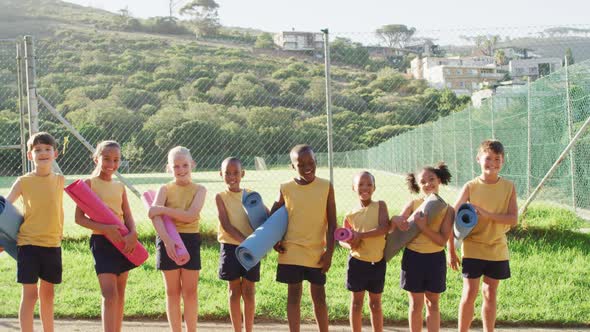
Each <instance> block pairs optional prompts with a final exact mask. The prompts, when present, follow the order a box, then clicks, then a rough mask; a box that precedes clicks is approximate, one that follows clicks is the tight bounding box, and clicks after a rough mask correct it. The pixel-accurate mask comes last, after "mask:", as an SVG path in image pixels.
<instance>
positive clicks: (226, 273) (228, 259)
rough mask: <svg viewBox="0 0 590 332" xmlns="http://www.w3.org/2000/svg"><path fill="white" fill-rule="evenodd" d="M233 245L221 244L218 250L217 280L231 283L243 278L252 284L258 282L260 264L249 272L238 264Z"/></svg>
mask: <svg viewBox="0 0 590 332" xmlns="http://www.w3.org/2000/svg"><path fill="white" fill-rule="evenodd" d="M237 247H238V246H237V245H235V244H229V243H221V246H220V248H219V273H218V275H219V279H221V280H227V281H232V280H236V279H239V278H245V279H248V280H249V281H252V282H257V281H260V262H259V263H258V264H256V265H255V266H254V267H253V268H251V269H250V270H249V271H246V269H245V268H244V267H243V266H242V264H240V262H239V261H238V258H237V257H236V248H237Z"/></svg>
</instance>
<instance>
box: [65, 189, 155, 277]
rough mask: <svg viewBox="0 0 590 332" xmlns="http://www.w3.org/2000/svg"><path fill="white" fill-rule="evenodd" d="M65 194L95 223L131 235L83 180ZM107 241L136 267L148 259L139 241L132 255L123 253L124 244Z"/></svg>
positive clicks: (66, 190)
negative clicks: (115, 227)
mask: <svg viewBox="0 0 590 332" xmlns="http://www.w3.org/2000/svg"><path fill="white" fill-rule="evenodd" d="M64 190H65V192H66V193H67V194H68V195H70V197H71V198H72V200H74V202H75V203H76V205H78V207H79V208H80V209H82V211H84V214H86V215H87V216H88V218H90V219H92V220H93V221H96V222H99V223H101V224H105V225H121V226H123V227H122V228H120V229H119V232H120V233H121V235H123V236H125V235H127V234H128V233H129V230H128V229H127V227H125V224H123V223H122V222H121V220H119V218H118V217H117V216H116V215H115V213H114V212H113V211H111V209H109V208H108V207H107V206H106V205H105V204H104V203H103V201H102V200H101V199H100V198H98V196H97V195H96V194H95V193H94V192H93V191H92V189H90V187H88V185H87V184H86V183H85V182H84V181H83V180H76V181H74V182H73V183H72V184H70V185H69V186H67V187H66V188H65V189H64ZM107 239H108V240H109V241H110V242H111V243H112V244H113V245H114V246H115V247H116V248H117V249H118V250H119V251H120V252H121V253H122V254H123V255H124V256H125V257H126V258H127V259H128V260H129V261H130V262H131V263H133V264H134V265H136V266H140V265H141V264H142V263H143V262H145V261H146V260H147V259H148V256H149V254H148V252H147V250H145V248H144V246H143V245H141V243H140V242H139V241H137V245H136V246H135V250H133V252H132V253H131V254H126V253H124V252H123V248H125V244H124V243H123V242H113V241H112V240H111V239H109V238H108V237H107Z"/></svg>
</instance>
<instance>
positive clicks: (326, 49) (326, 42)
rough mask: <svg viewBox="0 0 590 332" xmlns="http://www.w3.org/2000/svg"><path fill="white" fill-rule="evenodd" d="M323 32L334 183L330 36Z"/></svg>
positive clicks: (331, 172) (329, 140)
mask: <svg viewBox="0 0 590 332" xmlns="http://www.w3.org/2000/svg"><path fill="white" fill-rule="evenodd" d="M321 31H322V32H323V33H324V63H325V67H326V69H325V76H326V113H327V131H328V168H329V169H330V182H331V183H332V184H333V183H334V151H333V142H332V94H331V89H330V85H331V81H330V38H329V31H328V29H327V28H326V29H322V30H321Z"/></svg>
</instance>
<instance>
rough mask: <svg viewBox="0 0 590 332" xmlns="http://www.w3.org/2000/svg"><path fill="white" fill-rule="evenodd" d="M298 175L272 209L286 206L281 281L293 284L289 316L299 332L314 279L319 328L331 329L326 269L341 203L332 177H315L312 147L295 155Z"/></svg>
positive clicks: (293, 160) (296, 149)
mask: <svg viewBox="0 0 590 332" xmlns="http://www.w3.org/2000/svg"><path fill="white" fill-rule="evenodd" d="M289 156H290V158H291V166H292V167H293V169H294V170H296V171H297V173H298V177H297V178H294V179H293V180H291V181H289V182H286V183H283V184H281V190H280V193H279V198H278V200H277V201H276V202H275V203H274V205H273V207H272V209H271V213H273V212H274V211H276V210H277V209H279V208H280V207H281V206H283V205H284V206H285V208H286V209H287V213H288V215H289V221H288V223H287V232H286V233H285V236H284V237H283V240H282V241H281V242H279V243H277V244H276V245H275V250H276V251H278V252H279V259H278V261H279V265H278V268H277V281H278V282H281V283H286V284H288V285H289V290H288V300H287V319H288V321H289V329H290V330H291V331H299V326H300V320H301V317H300V304H301V291H302V282H303V280H307V281H309V282H310V291H311V299H312V301H313V304H314V306H313V307H314V312H315V317H316V322H317V325H318V329H319V330H320V331H327V330H328V307H327V305H326V292H325V289H324V285H325V283H326V272H328V270H329V269H330V265H331V264H332V254H333V253H334V230H335V228H336V203H335V200H334V188H333V186H332V184H331V183H330V182H329V181H328V180H324V179H321V178H318V177H316V176H315V171H316V159H315V154H314V152H313V150H312V148H311V147H310V146H309V145H297V146H295V147H294V148H293V149H291V152H290V154H289Z"/></svg>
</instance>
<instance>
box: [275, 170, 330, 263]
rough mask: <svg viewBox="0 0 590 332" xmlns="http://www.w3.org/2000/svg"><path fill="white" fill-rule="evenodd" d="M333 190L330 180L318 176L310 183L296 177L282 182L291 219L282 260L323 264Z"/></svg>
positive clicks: (282, 189)
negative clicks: (329, 203) (322, 257)
mask: <svg viewBox="0 0 590 332" xmlns="http://www.w3.org/2000/svg"><path fill="white" fill-rule="evenodd" d="M329 191H330V181H328V180H324V179H321V178H317V177H316V178H315V180H314V181H313V182H312V183H310V184H307V185H299V184H297V182H295V181H294V180H291V181H289V182H287V183H283V184H281V193H282V194H283V198H284V200H285V207H286V209H287V213H288V214H289V221H288V223H287V232H286V233H285V236H284V238H283V247H284V248H285V250H286V251H285V253H284V254H279V259H278V262H279V264H290V265H300V266H307V267H314V268H318V267H321V266H320V264H319V263H318V262H319V260H320V257H321V255H322V254H323V253H324V247H325V246H326V229H327V227H328V219H327V214H326V206H327V203H328V193H329Z"/></svg>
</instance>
